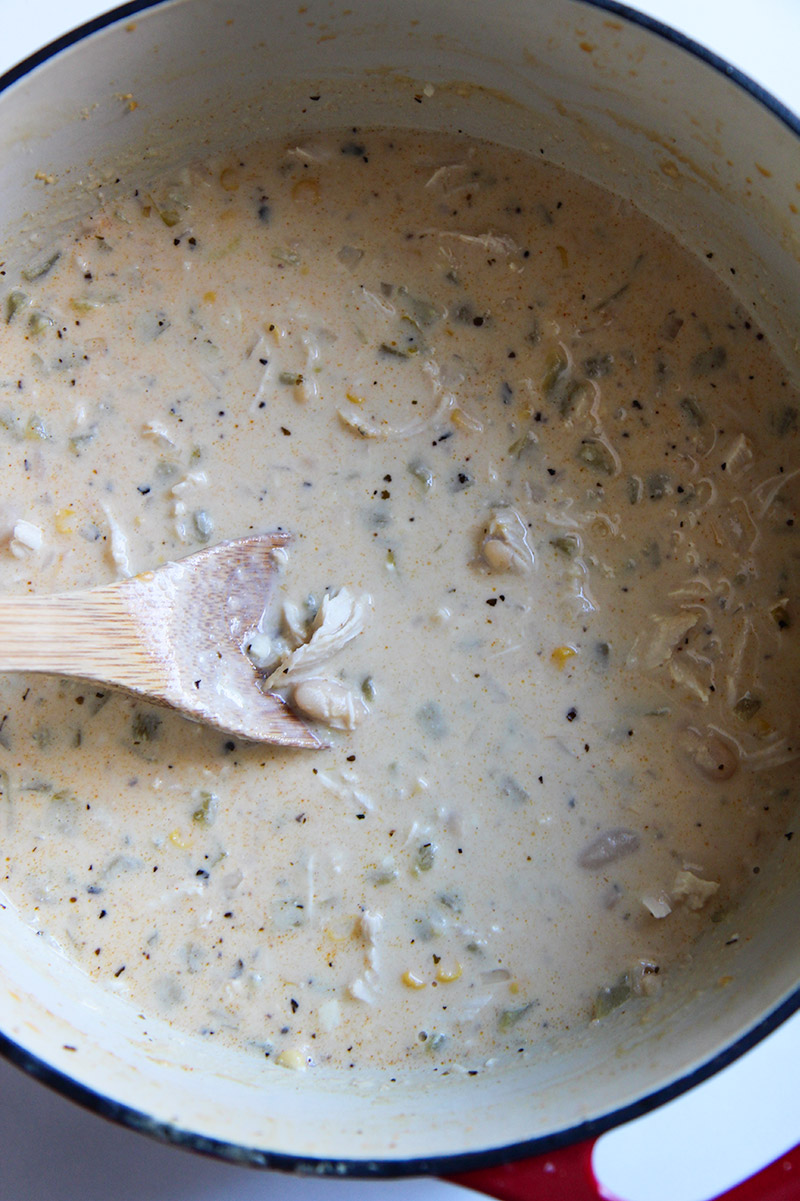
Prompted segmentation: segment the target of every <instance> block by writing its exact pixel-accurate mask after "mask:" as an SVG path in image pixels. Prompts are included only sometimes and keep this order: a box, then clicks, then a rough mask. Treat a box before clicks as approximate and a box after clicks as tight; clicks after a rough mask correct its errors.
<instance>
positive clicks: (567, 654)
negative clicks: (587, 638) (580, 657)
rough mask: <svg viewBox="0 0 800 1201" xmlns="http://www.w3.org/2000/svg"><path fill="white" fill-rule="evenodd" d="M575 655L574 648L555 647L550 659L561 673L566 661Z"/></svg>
mask: <svg viewBox="0 0 800 1201" xmlns="http://www.w3.org/2000/svg"><path fill="white" fill-rule="evenodd" d="M577 653H578V652H577V651H576V650H575V647H574V646H557V647H556V649H555V650H554V651H553V653H552V655H551V656H550V658H551V659H552V660H553V662H554V663H555V664H556V666H557V667H558V669H559V671H561V670H562V668H563V666H564V664H565V663H566V662H567V660H568V659H572V658H574V656H575V655H577Z"/></svg>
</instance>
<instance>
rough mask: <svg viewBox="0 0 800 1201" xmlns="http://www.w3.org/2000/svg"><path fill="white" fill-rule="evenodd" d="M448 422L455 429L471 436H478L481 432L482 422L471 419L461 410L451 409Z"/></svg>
mask: <svg viewBox="0 0 800 1201" xmlns="http://www.w3.org/2000/svg"><path fill="white" fill-rule="evenodd" d="M450 420H451V421H452V423H453V425H454V426H455V427H456V429H459V430H465V431H466V432H467V433H471V434H480V433H482V432H483V422H482V421H479V420H478V418H477V417H471V416H470V414H469V413H465V412H464V410H463V409H458V408H455V409H453V410H452V411H451V413H450Z"/></svg>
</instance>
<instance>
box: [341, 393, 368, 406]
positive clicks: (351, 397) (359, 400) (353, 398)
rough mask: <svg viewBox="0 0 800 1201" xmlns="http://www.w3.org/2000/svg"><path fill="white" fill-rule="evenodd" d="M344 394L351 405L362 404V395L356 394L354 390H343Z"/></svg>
mask: <svg viewBox="0 0 800 1201" xmlns="http://www.w3.org/2000/svg"><path fill="white" fill-rule="evenodd" d="M345 396H346V397H347V399H348V400H349V401H350V404H351V405H363V403H364V397H363V396H356V394H355V392H345Z"/></svg>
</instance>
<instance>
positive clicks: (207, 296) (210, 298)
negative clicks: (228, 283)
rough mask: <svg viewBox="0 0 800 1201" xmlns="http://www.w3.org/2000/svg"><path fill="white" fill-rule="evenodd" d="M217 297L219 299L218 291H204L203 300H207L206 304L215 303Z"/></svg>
mask: <svg viewBox="0 0 800 1201" xmlns="http://www.w3.org/2000/svg"><path fill="white" fill-rule="evenodd" d="M216 299H217V294H216V292H204V293H203V300H204V301H205V303H206V304H213V303H214V301H215V300H216Z"/></svg>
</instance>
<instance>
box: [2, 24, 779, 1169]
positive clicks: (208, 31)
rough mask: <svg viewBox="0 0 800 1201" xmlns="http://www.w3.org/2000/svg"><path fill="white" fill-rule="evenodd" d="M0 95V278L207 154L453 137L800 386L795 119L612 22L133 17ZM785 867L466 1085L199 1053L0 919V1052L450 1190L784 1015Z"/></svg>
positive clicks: (115, 1098)
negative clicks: (590, 197)
mask: <svg viewBox="0 0 800 1201" xmlns="http://www.w3.org/2000/svg"><path fill="white" fill-rule="evenodd" d="M2 82H3V84H4V85H5V86H4V90H3V91H2V93H0V247H1V248H2V249H0V259H3V260H5V261H6V262H7V263H13V262H14V260H15V259H17V258H18V257H24V258H26V259H27V258H29V257H30V252H31V239H34V241H35V240H36V238H37V236H38V234H37V231H41V230H42V229H43V228H45V227H47V226H48V225H49V226H52V224H53V223H54V222H57V221H60V220H61V219H63V218H67V219H68V218H69V217H71V216H74V215H75V214H78V213H80V212H81V211H86V210H88V209H90V208H91V207H92V206H93V205H94V204H95V203H96V202H97V199H98V197H99V196H101V195H102V196H103V197H106V198H108V197H110V196H113V194H114V191H115V189H116V188H122V189H125V190H127V189H128V188H129V187H130V186H131V183H132V181H134V180H135V181H136V182H141V181H143V180H146V178H147V177H148V176H150V175H152V174H154V173H156V172H157V171H158V170H160V169H161V168H162V167H164V166H165V165H168V164H170V165H171V164H175V163H178V162H181V161H188V160H189V159H191V158H193V157H195V156H197V155H202V154H206V153H208V152H209V151H214V150H217V149H219V148H222V147H225V146H230V145H237V144H244V143H247V142H248V141H251V140H253V139H256V138H259V137H261V136H266V135H269V136H272V135H278V134H285V135H286V136H287V137H288V138H293V137H295V136H299V135H300V134H301V133H302V131H305V130H309V129H318V128H323V127H343V126H352V125H360V126H364V125H375V124H380V125H405V126H423V127H427V128H435V129H445V130H448V129H449V130H456V129H460V130H464V131H466V132H468V133H471V134H475V135H478V136H481V137H489V138H492V139H494V140H496V141H499V142H503V143H507V144H511V145H514V146H517V147H521V148H524V149H526V150H529V151H531V152H532V153H533V154H535V155H537V156H540V155H541V156H543V157H545V158H546V159H549V160H551V161H553V162H555V163H558V164H561V165H564V166H566V167H569V168H571V169H573V170H576V171H578V172H580V173H583V174H585V175H586V176H589V177H590V178H591V179H593V180H595V181H598V182H599V183H601V184H603V185H605V186H606V187H608V188H610V189H612V190H614V191H616V192H618V193H620V194H621V195H623V196H625V197H632V198H633V199H634V200H635V201H636V203H637V204H638V205H639V206H640V207H641V208H642V209H644V210H645V211H646V212H647V213H649V214H651V215H652V216H654V217H655V218H656V219H657V220H658V221H659V222H661V223H662V224H663V225H665V226H667V227H668V228H669V229H670V230H672V231H673V232H674V234H675V235H676V236H677V237H678V238H679V239H680V240H681V241H682V242H684V243H686V244H687V245H688V246H689V247H690V248H691V249H692V250H694V251H696V252H697V253H698V254H700V255H703V256H706V257H708V260H709V262H710V264H711V265H712V267H714V268H715V269H717V270H718V271H719V273H720V274H721V275H722V276H723V277H724V279H725V280H726V282H727V283H728V284H729V285H731V286H732V287H733V288H734V289H735V291H736V292H737V293H738V295H739V296H740V298H741V299H742V300H743V301H744V302H745V303H746V304H747V305H748V306H749V307H750V308H751V309H752V310H753V312H754V313H755V314H756V316H757V318H758V320H759V321H760V322H761V324H762V325H763V326H764V327H765V328H766V329H767V331H768V333H769V334H770V335H771V337H772V338H773V339H774V341H775V343H776V345H777V347H778V349H779V351H780V352H781V353H782V354H783V356H784V358H785V360H786V363H787V370H788V371H790V372H791V373H792V374H793V375H794V376H795V377H796V376H797V374H798V370H797V367H798V364H797V348H796V345H795V341H796V336H797V325H796V320H797V313H798V312H800V266H798V250H799V249H800V242H798V236H797V231H798V217H797V207H795V206H800V191H799V190H798V189H800V183H798V180H800V142H799V141H798V126H797V124H796V122H794V121H793V119H792V118H791V117H790V116H789V114H787V113H785V112H782V111H781V110H780V108H779V106H777V105H776V104H774V102H771V101H770V100H769V98H767V97H764V96H762V95H760V94H758V93H757V91H756V90H755V89H753V88H751V87H748V86H747V85H746V83H745V82H743V81H742V80H740V79H737V78H735V77H733V78H732V77H731V73H728V74H726V72H725V71H724V70H723V69H722V67H721V65H720V64H718V63H715V62H714V61H712V60H710V59H709V58H708V56H706V57H705V58H704V57H703V56H701V55H699V54H698V53H697V52H696V49H693V48H692V47H688V46H687V45H686V44H684V43H682V42H681V40H680V39H677V38H672V39H669V38H667V37H665V36H664V33H663V31H660V30H659V29H657V28H654V27H652V26H651V25H650V24H648V23H647V22H643V21H641V20H636V19H631V16H630V14H628V13H627V11H626V10H624V9H620V8H619V6H617V5H612V4H611V3H608V4H606V5H604V6H599V5H595V4H591V3H584V2H581V0H492V2H491V3H488V2H486V0H394V3H393V4H391V5H382V4H380V5H379V4H376V3H375V0H347V3H346V4H345V3H343V4H342V5H341V6H340V5H339V3H338V2H337V0H307V3H305V4H304V5H303V6H300V5H291V4H288V3H285V2H282V0H229V2H228V3H225V4H221V3H219V0H174V2H168V3H165V4H159V5H156V6H155V7H148V6H147V5H146V4H141V5H139V4H130V5H126V6H125V9H124V10H119V14H118V16H117V17H116V18H109V19H108V20H107V21H105V22H102V21H101V22H99V23H96V27H95V28H92V29H90V30H88V31H85V32H84V33H83V34H81V35H80V36H76V37H75V38H73V39H65V41H64V44H63V45H61V46H59V47H56V48H55V51H53V52H45V53H43V54H42V55H41V56H39V57H38V60H36V61H33V62H29V63H28V64H25V65H24V66H23V68H21V69H20V70H19V71H17V72H12V73H11V74H10V75H8V76H6V77H5V79H4V80H3V81H2ZM120 96H130V97H131V98H133V99H134V100H135V102H136V107H135V108H133V107H132V106H131V105H129V104H127V103H121V101H120ZM120 180H121V182H118V181H120ZM712 256H713V257H712ZM799 856H800V837H798V838H797V839H795V840H793V841H788V840H786V841H784V843H783V844H782V846H781V847H780V848H779V849H778V850H777V851H776V854H775V857H774V859H773V861H772V862H771V863H770V864H769V867H768V869H767V868H765V869H763V870H762V873H761V875H760V876H759V877H758V879H757V881H756V889H755V892H754V894H753V896H752V898H751V900H750V902H749V903H748V905H747V907H746V908H743V909H741V910H740V911H738V912H736V913H733V914H731V915H730V916H729V917H728V918H726V919H725V920H724V921H723V922H722V923H721V924H719V925H715V926H713V928H711V929H710V930H709V932H708V934H707V935H706V937H705V938H704V939H703V940H701V942H700V943H699V944H698V945H697V946H696V947H695V948H694V949H693V951H692V954H691V957H690V959H689V960H688V962H687V963H686V964H685V965H684V966H683V967H682V968H681V969H680V970H678V971H676V972H672V973H671V974H670V980H669V987H668V988H666V989H664V990H662V994H661V995H660V997H659V998H658V999H646V998H642V999H640V1000H639V1001H638V1002H637V1003H636V1004H635V1005H631V1006H630V1007H628V1008H627V1009H626V1011H625V1012H617V1013H615V1014H612V1015H610V1016H609V1017H608V1018H606V1019H605V1020H604V1021H603V1022H601V1023H595V1024H594V1025H590V1024H588V1023H585V1024H583V1025H582V1026H580V1027H577V1026H576V1027H575V1028H574V1029H573V1030H572V1031H570V1032H569V1034H568V1036H565V1037H563V1038H561V1039H554V1040H553V1041H552V1042H551V1043H547V1044H542V1046H541V1048H540V1050H539V1052H538V1053H535V1054H530V1055H528V1056H526V1057H525V1059H524V1062H520V1063H519V1064H517V1063H514V1064H512V1065H511V1066H510V1067H509V1068H508V1069H504V1070H502V1071H499V1070H498V1071H494V1072H487V1073H485V1074H481V1075H480V1076H478V1077H475V1078H473V1077H470V1076H463V1075H461V1074H458V1073H456V1072H452V1073H451V1074H449V1075H446V1076H442V1077H439V1078H437V1079H435V1080H433V1081H426V1082H424V1083H423V1082H421V1081H419V1080H418V1079H414V1078H412V1077H409V1076H408V1075H407V1074H404V1073H402V1072H398V1073H393V1074H392V1075H391V1076H389V1075H384V1076H382V1077H377V1076H376V1077H374V1078H359V1079H353V1078H352V1077H351V1076H348V1077H347V1078H346V1079H345V1078H344V1077H342V1076H337V1075H336V1074H328V1073H327V1072H326V1073H325V1074H319V1073H318V1072H316V1071H313V1070H312V1071H308V1072H306V1073H294V1072H288V1071H285V1070H282V1069H280V1068H276V1067H273V1066H271V1065H269V1064H268V1063H267V1062H265V1061H264V1060H263V1059H256V1058H253V1057H252V1056H249V1055H246V1054H244V1053H241V1054H234V1053H232V1052H229V1051H222V1050H220V1049H218V1048H214V1047H211V1046H208V1045H206V1044H205V1043H201V1042H199V1041H197V1040H195V1039H192V1038H190V1037H188V1036H185V1035H182V1034H179V1033H176V1032H175V1031H174V1030H173V1029H171V1028H169V1027H168V1026H166V1025H164V1024H162V1023H160V1022H159V1021H156V1020H154V1019H151V1018H150V1017H147V1018H144V1017H143V1016H142V1015H141V1014H140V1013H139V1012H138V1011H137V1010H135V1009H132V1008H130V1007H129V1006H128V1005H127V1004H126V1003H125V1002H124V1001H122V1000H121V999H120V998H118V997H117V996H114V995H112V994H111V993H108V992H105V991H103V990H101V989H100V988H99V987H96V986H94V985H90V984H89V983H88V982H87V980H86V978H85V977H84V976H83V975H81V974H80V973H79V972H78V971H77V970H75V969H74V968H72V967H71V966H70V964H69V963H68V962H67V961H66V960H65V959H64V958H63V957H62V956H61V955H60V954H59V953H58V951H57V949H56V948H54V947H52V946H50V945H48V944H47V942H46V941H45V940H44V939H42V938H37V937H36V934H35V931H34V930H32V929H31V928H30V927H28V926H26V925H25V924H23V923H22V922H21V921H20V920H19V918H18V917H17V916H16V915H15V913H14V911H13V909H12V908H11V907H10V906H7V905H3V906H2V907H0V979H2V989H0V1030H2V1041H3V1047H4V1049H5V1051H6V1053H7V1054H8V1055H9V1056H10V1057H11V1058H12V1059H13V1060H15V1061H16V1062H18V1063H21V1064H22V1065H23V1066H24V1067H26V1068H27V1069H28V1070H29V1071H31V1072H32V1073H34V1074H38V1075H40V1076H42V1077H43V1078H44V1079H46V1080H47V1081H49V1082H50V1083H54V1084H56V1086H57V1087H60V1088H61V1089H62V1090H63V1091H64V1092H66V1093H67V1094H68V1095H70V1096H73V1097H75V1098H77V1099H79V1100H82V1101H84V1102H86V1103H88V1104H90V1105H93V1106H94V1107H95V1108H97V1109H99V1110H100V1111H101V1112H103V1113H105V1114H107V1115H109V1116H112V1117H116V1118H119V1119H120V1120H122V1121H124V1122H125V1123H127V1124H128V1125H130V1126H132V1127H134V1128H140V1129H143V1130H147V1131H149V1132H151V1133H155V1134H157V1135H160V1136H161V1137H164V1138H167V1139H171V1140H173V1141H177V1142H184V1143H185V1144H187V1145H190V1146H193V1147H196V1148H198V1149H201V1150H205V1151H211V1152H213V1153H216V1154H219V1155H221V1156H224V1157H227V1158H230V1159H234V1160H237V1161H239V1162H250V1163H254V1164H270V1165H272V1166H292V1167H301V1168H305V1169H306V1170H314V1171H329V1172H336V1173H343V1172H354V1173H360V1174H370V1173H383V1174H392V1173H400V1172H412V1171H436V1172H440V1173H441V1172H446V1171H454V1170H456V1169H458V1168H467V1167H473V1166H478V1165H482V1164H486V1163H488V1162H492V1161H493V1160H499V1159H503V1158H506V1159H508V1158H512V1157H516V1156H521V1155H523V1154H526V1153H531V1152H534V1151H537V1150H541V1149H544V1148H545V1147H552V1146H554V1145H557V1144H559V1143H562V1142H564V1141H567V1140H568V1139H576V1138H580V1137H583V1136H585V1135H586V1134H588V1133H594V1132H596V1131H598V1130H600V1129H602V1128H604V1127H605V1126H607V1125H610V1124H611V1123H613V1122H615V1121H619V1120H621V1119H622V1118H624V1117H626V1116H628V1115H630V1114H632V1113H635V1112H637V1111H641V1110H642V1109H644V1108H646V1107H648V1106H650V1105H653V1104H655V1103H657V1102H658V1101H659V1100H661V1099H663V1098H664V1097H667V1096H670V1095H672V1094H674V1093H675V1092H677V1091H680V1090H681V1089H682V1088H684V1087H687V1086H688V1085H689V1084H690V1083H692V1082H693V1081H695V1080H697V1079H699V1078H701V1077H702V1076H703V1075H705V1074H707V1073H708V1072H709V1071H711V1070H713V1068H714V1067H715V1066H719V1065H720V1064H722V1063H724V1062H725V1061H726V1060H727V1059H729V1058H730V1057H732V1056H733V1055H735V1054H737V1053H738V1052H740V1051H741V1050H742V1049H744V1048H745V1047H746V1046H747V1045H749V1044H750V1043H751V1042H753V1041H754V1040H756V1039H757V1038H758V1037H760V1036H761V1035H763V1034H764V1033H766V1032H767V1031H768V1030H769V1029H771V1028H772V1026H773V1025H774V1024H775V1023H776V1022H777V1021H778V1020H780V1018H781V1017H782V1016H785V1015H787V1014H788V1013H790V1012H792V1011H793V1009H795V1008H796V1007H797V1006H798V1004H800V993H799V992H798V980H800V923H798V921H797V919H796V915H797V913H798V910H799V909H800V895H798V894H799V893H800V871H798V857H799ZM734 932H736V933H737V934H738V941H736V942H735V944H734V945H733V946H726V945H725V944H726V942H728V940H729V939H730V938H731V935H732V934H733V933H734Z"/></svg>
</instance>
